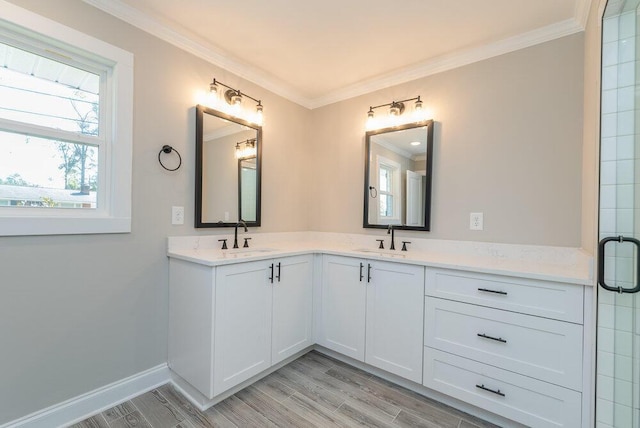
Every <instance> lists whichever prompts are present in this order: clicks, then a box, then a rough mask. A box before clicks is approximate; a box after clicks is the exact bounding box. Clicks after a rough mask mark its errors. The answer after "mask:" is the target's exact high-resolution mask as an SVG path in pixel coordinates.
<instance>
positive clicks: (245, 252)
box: [222, 247, 275, 257]
mask: <svg viewBox="0 0 640 428" xmlns="http://www.w3.org/2000/svg"><path fill="white" fill-rule="evenodd" d="M272 251H275V249H274V248H265V247H258V248H235V249H230V250H222V254H223V256H225V257H227V256H231V257H251V256H255V255H259V254H264V253H270V252H272Z"/></svg>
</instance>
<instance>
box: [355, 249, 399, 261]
mask: <svg viewBox="0 0 640 428" xmlns="http://www.w3.org/2000/svg"><path fill="white" fill-rule="evenodd" d="M355 251H357V252H359V253H367V254H371V255H374V256H382V257H390V258H398V259H403V258H405V257H406V254H404V252H403V253H401V252H399V250H395V251H394V250H384V249H380V248H373V249H372V248H358V249H356V250H355Z"/></svg>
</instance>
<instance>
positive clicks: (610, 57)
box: [596, 11, 640, 428]
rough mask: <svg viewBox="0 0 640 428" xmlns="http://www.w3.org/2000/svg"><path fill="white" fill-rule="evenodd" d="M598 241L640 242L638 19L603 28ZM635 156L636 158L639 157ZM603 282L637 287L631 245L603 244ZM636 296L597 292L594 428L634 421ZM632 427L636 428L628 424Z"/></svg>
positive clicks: (638, 348)
mask: <svg viewBox="0 0 640 428" xmlns="http://www.w3.org/2000/svg"><path fill="white" fill-rule="evenodd" d="M602 32H603V45H602V49H603V52H602V61H603V64H602V66H603V73H602V111H601V113H602V121H601V158H600V162H601V163H600V165H601V169H600V174H601V175H600V237H601V238H603V237H606V236H612V235H613V236H615V235H620V234H622V235H626V236H635V237H636V238H638V237H640V233H638V232H640V231H636V230H635V224H640V223H638V220H640V207H636V206H635V203H634V201H635V200H637V199H638V198H637V197H636V196H640V194H638V195H637V194H636V192H640V191H639V190H636V189H640V185H638V184H639V183H640V163H639V162H640V159H638V157H637V156H636V149H635V140H636V137H635V135H636V126H635V122H636V116H637V115H638V114H640V109H639V108H638V107H640V105H639V106H638V107H636V76H635V72H636V67H637V66H636V13H635V11H630V12H625V13H623V14H621V15H618V16H613V17H608V18H606V19H605V20H604V22H603V27H602ZM638 154H640V151H638ZM609 245H611V246H608V247H607V257H606V258H605V273H606V275H605V279H606V281H608V282H609V283H615V284H616V285H620V286H632V284H633V283H634V281H635V276H634V275H636V273H635V272H634V263H635V259H634V258H633V255H634V254H633V252H634V249H633V246H632V245H630V244H613V245H612V244H609ZM639 299H640V298H639V297H638V296H637V295H635V294H633V295H631V294H616V293H612V292H607V291H605V290H603V289H600V290H599V297H598V353H597V358H598V365H597V378H596V379H597V392H596V420H597V423H596V426H597V427H602V428H607V427H630V426H638V425H637V424H638V423H639V422H640V419H639V416H640V410H639V409H640V394H638V393H637V391H638V390H639V389H640V370H639V367H640V361H639V360H638V357H639V356H640V336H639V333H640V301H639ZM634 423H635V425H634Z"/></svg>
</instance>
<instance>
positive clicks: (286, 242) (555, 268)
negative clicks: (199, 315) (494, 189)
mask: <svg viewBox="0 0 640 428" xmlns="http://www.w3.org/2000/svg"><path fill="white" fill-rule="evenodd" d="M396 233H397V232H396ZM246 236H249V237H251V238H252V240H251V247H250V248H238V249H228V250H221V249H220V243H219V242H218V239H221V238H229V237H228V236H220V235H207V236H177V237H169V239H168V250H167V255H168V256H169V257H172V258H176V259H181V260H185V261H188V262H192V263H198V264H202V265H205V266H212V267H213V266H221V265H227V264H235V263H242V262H248V261H255V260H264V259H273V258H278V257H286V256H294V255H302V254H333V255H339V256H346V257H358V258H363V259H371V260H381V261H390V262H396V263H406V264H414V265H422V266H428V267H437V268H444V269H456V270H466V271H473V272H481V273H488V274H495V275H505V276H515V277H520V278H531V279H540V280H546V281H556V282H561V283H568V284H580V285H593V279H592V278H593V273H592V272H593V258H592V257H591V256H590V255H589V254H588V253H586V252H585V251H583V250H581V249H579V248H569V247H546V246H534V245H515V244H494V243H484V242H470V241H446V240H432V239H420V238H418V239H416V238H413V237H411V238H398V237H397V236H396V248H401V247H402V241H403V240H407V239H410V240H411V244H408V251H400V250H399V249H397V250H395V251H391V250H388V249H384V250H380V249H377V245H378V242H376V239H381V238H384V239H385V244H386V246H388V244H389V242H388V241H389V239H388V237H387V235H382V236H377V235H355V234H340V233H323V232H286V233H249V234H248V235H246V234H243V235H242V237H246ZM239 240H240V241H242V240H241V239H239ZM228 242H233V237H231V239H229V240H228Z"/></svg>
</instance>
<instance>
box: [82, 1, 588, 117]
mask: <svg viewBox="0 0 640 428" xmlns="http://www.w3.org/2000/svg"><path fill="white" fill-rule="evenodd" d="M84 1H85V2H86V3H89V4H91V5H93V6H95V7H98V8H100V9H102V10H104V11H106V12H108V13H110V14H112V15H114V16H116V17H118V18H121V19H123V20H125V21H127V22H129V23H131V24H133V25H135V26H137V27H139V28H141V29H143V30H145V31H148V32H150V33H152V34H155V35H156V36H158V37H160V38H162V39H164V40H166V41H168V42H170V43H173V44H174V45H177V46H179V47H181V48H183V49H186V50H187V51H190V52H192V53H194V54H196V55H198V56H200V57H202V58H204V59H206V60H208V61H210V62H212V63H214V64H216V65H219V66H221V67H223V68H224V69H226V70H228V71H231V72H233V73H235V74H237V75H239V76H241V77H243V78H245V79H247V80H249V81H252V82H254V83H256V84H259V85H261V86H263V87H265V88H267V89H269V90H271V91H273V92H275V93H277V94H279V95H282V96H284V97H286V98H288V99H290V100H292V101H294V102H297V103H299V104H301V105H303V106H305V107H308V108H315V107H319V106H322V105H326V104H330V103H332V102H336V101H340V100H342V99H346V98H350V97H353V96H357V95H361V94H364V93H367V92H370V91H373V90H376V89H381V88H384V87H389V86H392V85H395V84H399V83H403V82H406V81H409V80H413V79H416V78H420V77H423V76H427V75H430V74H434V73H437V72H440V71H444V70H447V69H451V68H454V67H458V66H461V65H464V64H468V63H471V62H474V61H478V60H481V59H485V58H489V57H492V56H496V55H500V54H503V53H507V52H510V51H513V50H516V49H521V48H524V47H527V46H531V45H534V44H537V43H542V42H545V41H549V40H553V39H555V38H558V37H562V36H565V35H569V34H573V33H576V32H578V31H582V30H583V29H584V25H585V21H586V17H587V14H588V10H589V6H590V3H591V0H322V1H310V0H297V1H295V0H293V1H292V0H242V1H238V0H180V1H176V0H84ZM212 77H217V76H212ZM220 80H222V81H223V82H224V80H223V79H220ZM225 83H226V82H225ZM229 83H232V82H229Z"/></svg>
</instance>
